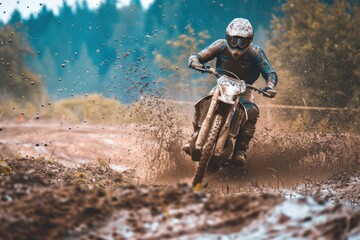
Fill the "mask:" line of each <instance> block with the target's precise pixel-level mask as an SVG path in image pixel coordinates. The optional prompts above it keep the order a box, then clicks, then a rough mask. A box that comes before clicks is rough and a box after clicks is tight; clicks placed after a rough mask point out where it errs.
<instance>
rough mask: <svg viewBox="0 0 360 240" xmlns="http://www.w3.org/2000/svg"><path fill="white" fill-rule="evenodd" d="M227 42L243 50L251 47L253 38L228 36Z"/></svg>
mask: <svg viewBox="0 0 360 240" xmlns="http://www.w3.org/2000/svg"><path fill="white" fill-rule="evenodd" d="M226 41H227V43H228V44H229V45H230V46H231V47H233V48H239V49H242V48H246V47H247V46H249V45H250V43H251V41H252V38H242V37H231V36H227V37H226Z"/></svg>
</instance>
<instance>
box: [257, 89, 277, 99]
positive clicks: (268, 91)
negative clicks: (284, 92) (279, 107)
mask: <svg viewBox="0 0 360 240" xmlns="http://www.w3.org/2000/svg"><path fill="white" fill-rule="evenodd" d="M260 90H262V91H264V92H266V93H268V94H269V97H270V98H274V97H275V96H276V93H277V92H276V90H275V89H273V87H272V86H266V87H264V88H260Z"/></svg>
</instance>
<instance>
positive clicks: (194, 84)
mask: <svg viewBox="0 0 360 240" xmlns="http://www.w3.org/2000/svg"><path fill="white" fill-rule="evenodd" d="M186 28H187V31H188V33H187V34H181V35H180V36H179V39H178V40H176V41H170V40H169V41H167V44H169V45H170V46H171V47H172V48H173V57H171V58H167V57H165V56H163V55H161V54H160V53H155V60H156V61H157V62H158V63H160V64H161V65H162V66H163V70H165V73H164V75H163V76H162V78H161V79H160V81H162V82H163V83H164V84H165V85H166V87H167V90H168V92H169V94H170V95H171V96H172V97H179V98H181V99H189V98H190V99H195V97H199V95H203V94H204V93H205V91H206V90H208V88H209V83H211V81H209V80H208V79H207V78H204V77H201V78H198V79H194V78H193V75H194V72H192V71H191V70H189V69H188V67H187V61H188V58H189V56H190V54H194V53H196V52H198V51H199V50H200V45H203V44H204V43H205V40H206V39H209V38H210V36H209V34H208V32H207V31H202V32H199V33H198V34H195V30H194V29H193V28H192V27H191V25H188V26H187V27H186ZM175 51H177V52H175ZM204 87H205V89H204Z"/></svg>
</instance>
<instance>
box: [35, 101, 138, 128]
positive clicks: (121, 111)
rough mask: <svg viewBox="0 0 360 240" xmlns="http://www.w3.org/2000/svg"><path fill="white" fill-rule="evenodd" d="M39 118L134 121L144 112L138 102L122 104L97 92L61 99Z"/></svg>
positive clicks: (79, 120) (110, 121)
mask: <svg viewBox="0 0 360 240" xmlns="http://www.w3.org/2000/svg"><path fill="white" fill-rule="evenodd" d="M41 118H51V119H57V120H61V121H67V122H75V123H76V122H84V121H86V122H93V123H131V122H132V123H134V122H142V121H144V119H145V113H144V111H143V108H142V105H141V104H140V103H134V104H132V105H129V106H127V105H124V104H122V103H120V102H119V101H117V100H115V99H110V98H106V97H104V96H101V95H98V94H91V95H89V96H77V97H73V98H68V99H63V100H60V101H58V102H56V103H55V104H52V105H50V106H48V107H47V108H45V109H44V110H43V111H42V112H41Z"/></svg>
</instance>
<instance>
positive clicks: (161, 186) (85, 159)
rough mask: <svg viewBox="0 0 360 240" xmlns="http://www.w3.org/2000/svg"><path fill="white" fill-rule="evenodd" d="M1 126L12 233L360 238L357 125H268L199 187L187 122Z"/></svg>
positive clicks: (1, 185)
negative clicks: (351, 128)
mask: <svg viewBox="0 0 360 240" xmlns="http://www.w3.org/2000/svg"><path fill="white" fill-rule="evenodd" d="M170 128H172V129H173V127H172V126H170ZM0 129H1V131H0V136H1V139H0V153H1V155H2V158H6V161H5V162H4V161H2V163H1V164H2V165H1V166H2V169H11V170H10V174H9V175H5V174H4V171H3V173H2V174H1V175H0V176H1V181H0V197H1V200H0V232H1V234H0V238H1V239H54V238H65V239H79V238H80V239H81V238H84V239H96V238H100V239H239V238H241V239H295V238H296V239H359V238H360V208H359V207H358V205H359V204H360V184H359V181H360V180H359V179H360V174H359V172H360V171H359V167H358V166H359V156H360V149H359V142H360V141H359V140H360V137H359V136H358V135H354V134H343V133H338V134H337V133H331V134H330V133H299V132H298V133H281V132H277V133H274V132H271V131H263V130H260V131H258V133H257V135H256V138H255V139H254V141H253V143H252V146H251V150H250V152H249V162H248V163H247V167H246V168H245V169H222V170H221V171H220V172H219V173H217V174H212V175H207V177H206V179H205V183H206V184H205V185H206V186H205V187H204V188H203V189H202V191H201V192H193V191H192V189H191V188H190V187H189V186H188V185H187V183H190V182H191V177H192V175H193V173H194V170H195V165H194V164H193V163H192V162H190V161H189V159H188V158H187V157H186V156H184V155H183V154H182V153H180V152H179V151H177V149H178V147H179V146H181V144H182V142H183V141H184V139H185V138H186V136H187V134H188V132H189V130H188V129H180V130H181V131H178V130H179V129H177V130H176V131H175V132H173V130H171V131H170V132H169V131H161V130H159V129H158V128H157V127H156V126H150V125H146V126H142V125H135V124H130V125H118V126H109V125H103V126H101V125H92V124H78V125H76V124H66V123H62V124H61V123H57V122H53V123H45V122H41V121H40V122H32V123H23V124H20V123H11V122H6V123H5V122H3V123H1V126H0ZM134 129H137V130H139V131H137V132H136V133H134ZM174 134H175V135H174ZM159 135H160V136H162V138H161V139H162V140H161V141H158V140H157V139H158V138H156V136H159ZM154 136H155V137H154ZM174 136H176V137H174ZM177 137H178V138H177ZM260 142H261V144H259V143H260ZM274 146H275V147H274ZM179 182H181V184H180V183H179Z"/></svg>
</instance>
